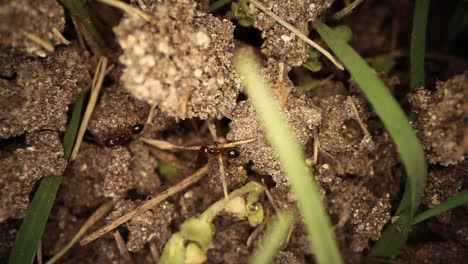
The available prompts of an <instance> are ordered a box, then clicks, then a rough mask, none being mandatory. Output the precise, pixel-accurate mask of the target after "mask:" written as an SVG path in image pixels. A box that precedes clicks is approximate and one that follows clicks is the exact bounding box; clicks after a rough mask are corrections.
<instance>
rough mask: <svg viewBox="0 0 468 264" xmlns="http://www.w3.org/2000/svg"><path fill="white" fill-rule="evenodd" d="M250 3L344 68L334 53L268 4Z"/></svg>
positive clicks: (253, 0)
mask: <svg viewBox="0 0 468 264" xmlns="http://www.w3.org/2000/svg"><path fill="white" fill-rule="evenodd" d="M250 3H252V4H253V5H255V7H257V8H258V9H260V10H262V11H263V12H264V13H265V14H267V15H269V16H270V17H271V18H273V19H274V20H275V21H276V22H278V23H279V24H280V25H282V26H283V27H285V28H286V29H288V30H289V31H291V32H292V33H294V34H296V36H298V37H299V38H300V39H302V40H303V41H305V42H306V43H307V44H309V45H310V46H312V47H313V48H315V49H316V50H318V51H319V52H320V53H322V54H323V55H324V56H325V57H327V58H328V59H329V60H330V61H331V62H332V63H333V64H334V65H335V66H336V67H337V68H338V69H340V70H344V67H343V65H341V63H339V62H338V61H337V60H336V59H335V58H334V57H333V55H331V54H330V52H328V51H327V50H325V49H324V48H322V47H321V46H320V45H319V44H317V43H316V42H314V41H312V40H311V39H310V38H308V37H307V36H306V35H304V34H303V33H302V32H301V31H299V30H298V29H297V28H295V27H294V26H293V25H291V24H289V23H288V22H286V21H285V20H284V19H282V18H281V17H279V16H277V15H276V14H275V13H273V12H271V11H270V10H268V8H267V7H266V6H264V5H263V4H261V3H260V2H258V1H257V0H250Z"/></svg>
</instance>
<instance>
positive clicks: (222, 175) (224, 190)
mask: <svg viewBox="0 0 468 264" xmlns="http://www.w3.org/2000/svg"><path fill="white" fill-rule="evenodd" d="M218 162H219V174H221V182H222V185H223V192H224V199H226V200H227V199H228V198H229V197H228V196H229V194H228V189H227V182H226V171H225V170H224V163H223V157H222V156H221V155H218Z"/></svg>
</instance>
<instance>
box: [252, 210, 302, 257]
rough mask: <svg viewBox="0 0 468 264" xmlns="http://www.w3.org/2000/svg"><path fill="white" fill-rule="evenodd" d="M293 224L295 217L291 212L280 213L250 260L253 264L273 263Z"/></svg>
mask: <svg viewBox="0 0 468 264" xmlns="http://www.w3.org/2000/svg"><path fill="white" fill-rule="evenodd" d="M292 224H293V217H292V215H291V213H289V212H279V213H278V214H277V215H276V216H275V217H274V218H273V220H272V221H271V224H270V225H271V226H270V228H268V229H267V231H266V235H265V237H264V239H263V243H262V244H261V245H260V247H259V248H258V249H257V250H256V251H255V253H254V255H253V256H252V257H251V258H250V260H249V263H251V264H269V263H273V260H274V259H275V256H276V253H277V252H278V250H279V249H280V247H281V246H282V245H283V243H284V242H285V241H286V238H287V236H288V231H289V230H290V228H291V225H292Z"/></svg>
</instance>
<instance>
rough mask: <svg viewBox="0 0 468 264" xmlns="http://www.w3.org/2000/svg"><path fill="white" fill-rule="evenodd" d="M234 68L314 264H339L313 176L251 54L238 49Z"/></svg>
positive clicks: (334, 243) (332, 237)
mask: <svg viewBox="0 0 468 264" xmlns="http://www.w3.org/2000/svg"><path fill="white" fill-rule="evenodd" d="M234 65H235V67H236V71H237V73H238V74H239V76H240V77H241V81H242V83H243V85H244V86H245V88H246V90H247V93H248V95H249V101H250V103H252V105H253V106H254V107H255V110H256V112H257V113H258V115H259V117H260V120H261V121H262V124H263V126H264V128H265V132H266V134H267V136H268V139H269V141H270V143H271V144H272V146H273V148H274V149H275V152H276V154H277V155H278V156H279V159H280V161H281V166H282V168H283V170H284V171H285V174H286V175H287V177H288V180H289V183H290V184H291V190H292V191H293V193H294V197H295V198H296V200H297V203H298V205H299V209H300V210H301V213H302V215H303V217H304V223H305V225H306V228H307V231H308V234H309V240H310V242H311V246H312V247H313V252H314V253H315V257H316V260H317V263H335V264H339V263H343V260H342V259H341V255H340V253H339V251H338V246H337V245H336V242H335V240H334V236H333V231H332V228H331V224H330V220H329V219H328V216H327V213H326V211H325V208H324V207H323V205H322V201H321V198H320V193H319V191H318V189H317V187H316V185H315V180H314V176H313V174H312V172H311V171H310V170H309V168H308V166H307V165H306V163H305V156H304V153H303V152H302V147H301V145H299V143H298V141H297V140H296V137H295V135H294V133H293V132H292V128H291V126H290V125H289V123H288V122H287V121H286V118H285V116H284V112H283V111H282V110H281V109H280V107H279V104H278V102H276V101H275V98H274V95H273V92H272V89H270V88H269V87H268V86H267V84H266V82H265V80H264V79H263V77H262V73H261V70H260V65H259V64H258V62H257V61H256V60H255V55H254V52H253V51H252V50H251V49H248V48H242V49H239V50H238V51H237V52H236V54H235V57H234Z"/></svg>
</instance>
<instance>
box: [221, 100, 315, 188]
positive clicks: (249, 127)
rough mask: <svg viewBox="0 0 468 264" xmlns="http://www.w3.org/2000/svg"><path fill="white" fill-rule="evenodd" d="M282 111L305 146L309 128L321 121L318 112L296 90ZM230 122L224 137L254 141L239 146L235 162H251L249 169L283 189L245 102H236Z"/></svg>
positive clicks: (284, 185) (281, 176)
mask: <svg viewBox="0 0 468 264" xmlns="http://www.w3.org/2000/svg"><path fill="white" fill-rule="evenodd" d="M284 111H285V115H286V116H287V118H288V120H289V122H290V123H291V125H292V127H293V129H294V132H295V134H296V136H297V138H298V140H299V143H301V144H305V143H307V142H308V141H309V140H310V139H311V137H312V130H313V128H314V127H316V126H317V125H318V124H319V122H320V120H321V117H322V115H321V111H320V110H319V109H318V108H317V107H316V106H315V105H314V104H313V103H312V101H311V100H310V99H308V98H306V97H305V96H304V95H303V94H302V93H301V92H299V91H297V92H295V93H292V94H291V95H290V97H289V98H288V101H287V103H286V105H285V106H284ZM304 117H305V118H304ZM231 119H232V122H231V123H230V124H229V127H230V131H229V133H228V135H227V139H228V140H231V141H240V140H247V139H252V138H253V139H255V141H254V142H251V143H248V144H244V145H241V146H239V150H240V151H241V153H242V155H241V156H240V157H239V158H237V159H236V160H235V162H239V163H244V164H245V163H248V162H249V161H252V163H253V165H252V169H253V170H254V171H255V172H257V173H259V174H263V175H271V176H272V178H273V180H274V181H275V182H276V186H277V187H280V188H287V186H289V184H288V183H287V179H286V177H285V176H284V174H283V172H282V170H281V168H280V164H279V161H278V158H277V157H276V154H275V152H274V150H273V148H272V147H271V145H270V143H269V142H268V140H267V138H266V136H265V134H264V132H263V127H262V125H261V123H260V120H259V118H258V116H257V114H256V113H255V110H254V109H253V107H252V106H251V105H250V104H249V101H242V102H240V103H239V104H238V105H237V107H236V108H235V109H234V112H233V113H232V116H231ZM304 119H305V120H304Z"/></svg>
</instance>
